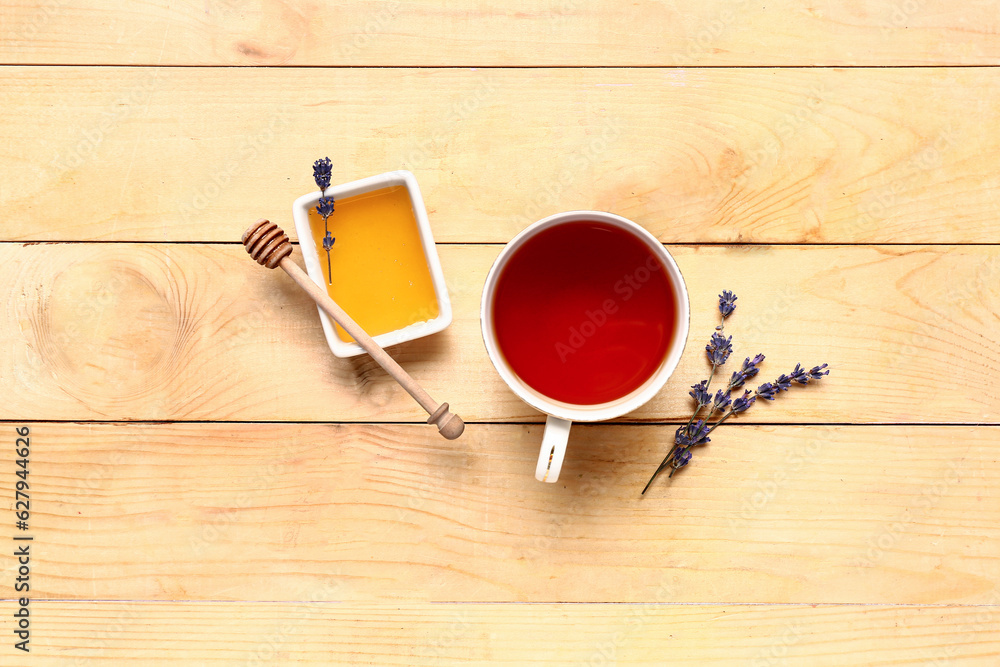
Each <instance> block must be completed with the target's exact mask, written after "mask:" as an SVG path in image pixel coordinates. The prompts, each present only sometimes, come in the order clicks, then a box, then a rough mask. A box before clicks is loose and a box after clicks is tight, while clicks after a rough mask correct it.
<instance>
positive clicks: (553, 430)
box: [480, 211, 690, 482]
mask: <svg viewBox="0 0 1000 667" xmlns="http://www.w3.org/2000/svg"><path fill="white" fill-rule="evenodd" d="M580 220H594V221H597V222H603V223H607V224H611V225H614V226H616V227H619V228H621V229H624V230H625V231H627V232H629V233H630V234H632V235H633V236H634V237H636V238H637V239H640V240H641V241H642V242H643V243H645V244H646V245H647V246H648V247H649V249H650V250H651V251H652V253H653V255H654V256H655V257H656V258H657V259H658V260H659V261H660V263H661V264H662V265H663V269H664V270H665V271H666V272H667V277H668V278H669V280H670V284H671V286H672V288H673V292H674V299H675V303H676V313H675V316H676V320H675V322H676V325H675V329H674V333H673V337H672V338H671V340H670V345H669V347H668V348H667V353H666V356H664V358H663V359H662V360H661V361H660V365H659V367H658V368H657V369H656V371H655V372H654V373H653V374H652V375H651V376H650V377H649V378H648V379H647V380H646V382H644V383H643V384H642V385H641V386H640V387H638V388H637V389H635V390H634V391H632V392H630V393H629V394H626V395H625V396H622V397H620V398H618V399H616V400H613V401H609V402H606V403H599V404H596V405H575V404H572V403H564V402H562V401H557V400H554V399H551V398H549V397H547V396H545V395H543V394H541V393H540V392H538V391H536V390H535V389H533V388H532V387H530V386H528V385H527V384H526V383H524V382H523V381H522V380H521V379H520V378H519V377H518V376H517V374H515V373H514V371H513V370H512V369H511V367H510V365H509V364H508V363H507V361H506V360H505V359H504V357H503V354H502V353H501V352H500V348H499V346H498V345H497V338H496V331H495V329H494V326H493V297H494V294H495V292H496V286H497V279H498V278H499V276H500V273H501V271H503V268H504V266H505V265H506V264H507V260H508V259H509V258H510V257H511V255H513V253H514V252H515V251H516V250H517V249H518V248H520V247H521V246H522V245H523V244H524V242H525V241H527V240H528V239H530V238H531V237H532V236H534V235H535V234H538V233H539V232H541V231H543V230H545V229H549V228H551V227H555V226H556V225H560V224H563V223H567V222H574V221H580ZM689 319H690V310H689V305H688V295H687V288H686V287H685V285H684V278H683V277H681V272H680V270H679V269H678V268H677V264H676V263H675V262H674V258H673V257H671V256H670V253H668V252H667V250H666V248H664V247H663V244H661V243H660V242H659V241H657V240H656V238H655V237H654V236H653V235H652V234H650V233H649V232H647V231H646V230H645V229H643V228H642V227H640V226H639V225H637V224H636V223H634V222H632V221H631V220H628V219H626V218H623V217H621V216H618V215H614V214H612V213H604V212H600V211H567V212H566V213H557V214H556V215H551V216H549V217H547V218H544V219H542V220H539V221H538V222H536V223H533V224H531V225H529V226H528V227H526V228H525V229H524V230H523V231H521V233H520V234H518V235H517V236H515V237H514V238H513V239H512V240H511V241H510V243H508V244H507V245H506V246H505V247H504V249H503V250H502V251H501V252H500V256H499V257H497V259H496V262H494V263H493V268H492V269H490V273H489V275H488V276H487V277H486V285H485V287H484V288H483V300H482V305H481V311H480V322H481V323H482V327H483V341H484V342H485V343H486V351H487V352H488V353H489V355H490V361H492V362H493V365H494V366H495V367H496V369H497V372H498V373H500V377H502V378H503V380H504V382H506V383H507V385H508V386H510V388H511V389H512V390H513V391H514V393H515V394H517V395H518V396H519V397H520V398H521V399H522V400H523V401H524V402H525V403H527V404H528V405H530V406H532V407H534V408H536V409H537V410H539V411H541V412H544V413H545V414H546V415H548V417H547V418H546V420H545V433H544V435H543V436H542V448H541V451H540V452H539V454H538V466H537V467H536V468H535V478H536V479H537V480H539V481H541V482H555V481H556V480H558V479H559V471H560V469H561V468H562V463H563V459H564V458H565V456H566V443H567V441H568V439H569V428H570V425H571V424H572V422H574V421H581V422H595V421H603V420H605V419H613V418H614V417H620V416H621V415H624V414H626V413H628V412H632V411H633V410H635V409H637V408H638V407H640V406H641V405H643V404H644V403H646V402H647V401H648V400H649V399H651V398H652V397H653V396H654V395H656V392H658V391H659V390H660V388H661V387H662V386H663V384H664V383H665V382H666V381H667V378H669V377H670V374H671V373H673V372H674V369H675V368H676V367H677V363H678V362H679V361H680V358H681V354H682V353H683V352H684V344H685V342H686V341H687V335H688V328H689V325H690V321H689Z"/></svg>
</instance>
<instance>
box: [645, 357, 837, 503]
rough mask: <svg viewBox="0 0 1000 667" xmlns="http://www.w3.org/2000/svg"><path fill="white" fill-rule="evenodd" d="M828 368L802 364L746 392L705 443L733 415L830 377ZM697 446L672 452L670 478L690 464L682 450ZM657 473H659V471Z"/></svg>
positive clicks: (706, 435)
mask: <svg viewBox="0 0 1000 667" xmlns="http://www.w3.org/2000/svg"><path fill="white" fill-rule="evenodd" d="M826 367H827V364H822V365H820V366H813V368H812V369H811V370H808V371H807V370H805V369H804V368H802V365H801V364H795V370H793V371H792V373H791V374H790V375H784V374H782V375H779V376H778V378H777V379H776V380H775V381H774V382H765V383H764V384H762V385H761V386H759V387H757V389H756V390H755V391H754V392H753V393H752V394H751V393H750V390H746V391H744V392H743V396H741V397H740V398H737V399H736V400H734V401H733V402H732V406H731V407H730V409H729V412H727V413H726V414H725V415H723V416H722V418H721V419H719V421H717V422H715V423H714V424H712V426H710V427H709V428H708V430H707V431H705V433H704V439H705V442H709V441H710V438H708V435H709V434H710V433H711V432H712V431H714V430H715V429H717V428H719V427H720V426H722V423H723V422H724V421H726V420H727V419H729V418H730V417H732V416H733V415H738V414H740V413H742V412H746V411H747V410H749V409H750V408H751V407H752V406H753V404H754V403H755V402H756V401H757V399H758V398H763V399H766V400H768V401H773V400H774V399H775V398H776V397H777V396H778V394H780V393H781V392H783V391H788V389H789V388H790V387H791V386H792V382H797V383H798V384H800V385H806V384H809V381H810V380H819V379H820V378H822V377H823V376H824V375H829V374H830V371H829V370H823V369H825V368H826ZM720 393H721V391H720ZM717 396H718V394H717ZM709 416H711V413H709ZM699 423H701V422H699ZM697 444H701V443H700V442H694V443H690V444H685V445H682V447H681V449H676V451H674V452H672V453H673V462H672V464H671V465H672V466H673V468H674V469H673V470H672V471H671V472H670V475H668V477H673V475H674V472H676V471H677V470H680V469H681V468H683V467H684V466H686V465H687V464H688V462H689V461H690V460H691V456H690V452H688V451H682V449H683V450H690V449H691V447H693V446H694V445H697ZM661 465H662V464H661ZM657 472H659V470H658V471H657ZM650 481H652V480H650ZM648 486H649V485H648V484H647V488H648Z"/></svg>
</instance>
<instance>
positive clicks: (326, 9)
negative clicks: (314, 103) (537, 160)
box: [0, 0, 1000, 66]
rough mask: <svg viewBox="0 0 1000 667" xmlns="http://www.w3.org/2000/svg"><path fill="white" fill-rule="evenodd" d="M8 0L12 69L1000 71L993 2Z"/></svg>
mask: <svg viewBox="0 0 1000 667" xmlns="http://www.w3.org/2000/svg"><path fill="white" fill-rule="evenodd" d="M116 4H118V6H117V7H114V6H112V7H109V6H108V3H99V2H95V1H94V0H51V1H50V2H44V3H32V2H27V1H26V0H20V1H14V2H7V3H5V4H4V15H3V31H2V33H0V38H2V48H0V62H3V63H27V64H36V63H37V64H122V65H152V64H163V65H167V64H176V65H269V66H275V65H323V66H334V65H336V66H344V65H353V66H356V65H375V66H384V65H419V66H428V65H434V66H438V65H445V66H454V65H459V66H469V65H479V66H486V65H490V66H506V65H518V66H538V65H575V66H587V65H627V66H635V65H687V66H690V65H713V66H718V65H813V64H821V65H934V64H996V63H997V61H998V59H1000V47H998V44H1000V40H998V39H997V36H998V34H1000V24H998V23H997V16H996V12H995V8H994V7H993V6H992V5H991V3H988V2H979V3H962V4H957V5H956V4H955V3H949V2H947V1H946V0H913V1H912V2H899V3H878V2H869V1H866V2H855V3H848V4H843V6H841V5H840V4H838V3H824V4H823V5H822V6H820V5H815V4H814V5H802V4H801V3H796V2H792V1H791V0H777V1H776V2H768V3H767V4H766V5H764V4H761V3H753V2H749V1H748V0H736V2H725V1H724V0H714V1H710V2H702V3H697V4H691V3H687V4H681V3H673V2H670V3H664V2H658V1H655V0H639V1H637V2H632V3H627V4H625V3H616V2H612V1H611V0H603V1H598V2H582V1H580V0H543V1H541V2H538V1H534V2H532V1H529V0H504V1H503V2H495V3H490V4H488V5H486V4H483V3H480V2H474V1H473V0H457V1H456V2H451V3H449V4H448V6H447V7H442V6H441V4H440V3H436V2H434V1H433V0H415V1H413V2H402V1H400V0H366V1H360V2H350V3H340V4H336V5H327V4H324V3H307V2H304V1H302V0H298V1H292V2H282V3H280V4H275V3H262V2H253V3H243V2H239V1H238V0H208V1H207V2H205V3H170V2H167V1H166V0H154V1H151V2H146V3H143V5H142V11H136V10H135V8H133V7H131V6H130V5H127V4H125V3H116Z"/></svg>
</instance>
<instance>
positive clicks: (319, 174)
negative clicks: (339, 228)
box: [313, 157, 337, 285]
mask: <svg viewBox="0 0 1000 667" xmlns="http://www.w3.org/2000/svg"><path fill="white" fill-rule="evenodd" d="M332 174H333V162H331V160H330V158H328V157H325V158H322V159H320V160H316V161H315V162H314V163H313V180H314V181H316V185H317V186H318V187H319V190H320V198H319V203H318V204H317V205H316V212H317V213H319V214H320V215H321V216H323V249H324V250H326V275H327V278H328V284H330V285H332V284H333V265H332V264H331V263H330V250H332V249H333V244H334V242H335V241H336V240H337V239H336V238H334V237H333V235H331V234H330V224H329V218H330V216H331V215H333V209H334V203H335V202H336V200H335V199H334V198H333V197H327V196H326V189H327V188H328V187H330V178H331V176H332Z"/></svg>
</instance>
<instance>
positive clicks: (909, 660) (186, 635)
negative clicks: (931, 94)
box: [4, 589, 1000, 667]
mask: <svg viewBox="0 0 1000 667" xmlns="http://www.w3.org/2000/svg"><path fill="white" fill-rule="evenodd" d="M322 592H323V591H322V589H320V590H317V591H310V593H316V594H320V593H322ZM320 599H322V598H320ZM35 614H36V617H35V619H34V633H35V634H34V637H35V639H33V640H32V643H31V647H32V654H31V664H33V665H34V664H38V665H65V664H74V665H75V664H80V665H89V664H106V663H107V661H110V660H115V661H125V660H140V661H142V663H143V664H147V665H149V664H167V662H168V661H170V662H171V664H176V662H177V660H179V659H187V660H189V661H191V662H196V663H197V664H199V665H223V664H240V665H266V664H279V663H280V664H291V663H293V662H294V663H295V664H299V663H305V664H319V665H329V664H351V665H358V664H378V665H412V664H415V663H417V664H422V665H432V664H454V663H466V662H470V661H474V662H476V663H480V664H487V663H488V664H491V665H554V664H560V665H564V664H581V665H610V664H627V665H663V664H664V656H665V655H669V656H670V659H669V662H670V664H672V665H679V664H684V665H699V664H705V663H706V662H711V663H712V664H721V665H746V664H751V665H771V664H782V663H786V662H787V663H790V662H799V663H802V664H810V665H817V666H824V665H836V666H838V667H839V666H841V665H864V666H866V667H868V666H873V665H899V664H903V663H905V664H917V663H920V664H954V663H958V664H973V663H975V664H991V663H993V662H995V661H996V660H997V659H998V657H1000V639H998V638H1000V624H998V621H997V618H998V615H1000V608H998V607H996V606H984V607H865V606H855V605H849V606H819V607H814V606H770V605H754V606H746V605H721V606H720V605H684V606H676V605H628V604H626V605H619V604H616V605H560V604H545V605H504V604H436V605H405V606H398V605H392V606H387V605H385V606H374V605H354V604H351V605H341V604H324V603H322V602H316V603H311V604H262V603H207V604H204V603H203V604H198V603H191V602H159V603H150V602H128V603H101V602H39V603H37V606H36V607H35ZM4 650H5V651H8V650H10V649H9V648H8V647H4Z"/></svg>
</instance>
